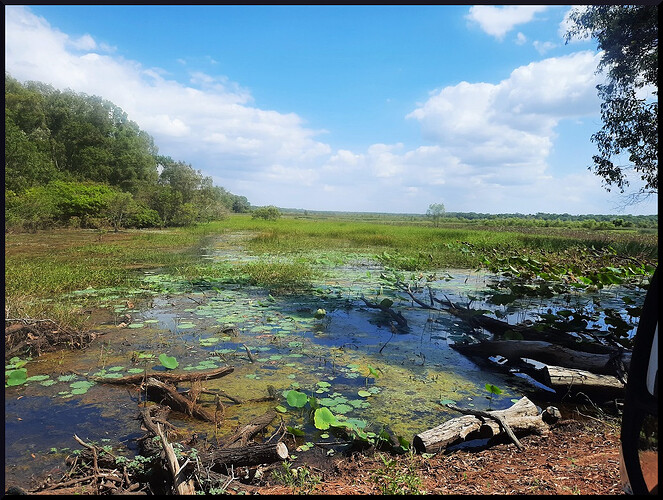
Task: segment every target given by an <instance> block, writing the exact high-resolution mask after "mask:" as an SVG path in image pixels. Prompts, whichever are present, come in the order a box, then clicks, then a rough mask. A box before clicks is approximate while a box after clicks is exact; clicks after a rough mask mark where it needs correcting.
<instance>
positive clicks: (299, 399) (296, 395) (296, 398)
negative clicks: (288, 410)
mask: <svg viewBox="0 0 663 500" xmlns="http://www.w3.org/2000/svg"><path fill="white" fill-rule="evenodd" d="M286 400H287V401H288V404H289V405H290V406H292V407H294V408H302V407H303V406H305V405H306V403H307V402H308V396H307V395H306V394H304V393H303V392H299V391H295V390H290V391H288V393H287V394H286Z"/></svg>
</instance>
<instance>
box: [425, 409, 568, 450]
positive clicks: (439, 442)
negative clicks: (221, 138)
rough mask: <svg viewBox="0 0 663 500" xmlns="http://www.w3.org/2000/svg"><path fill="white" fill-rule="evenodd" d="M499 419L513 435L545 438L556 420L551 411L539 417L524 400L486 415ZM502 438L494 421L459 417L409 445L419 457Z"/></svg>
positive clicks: (501, 432)
mask: <svg viewBox="0 0 663 500" xmlns="http://www.w3.org/2000/svg"><path fill="white" fill-rule="evenodd" d="M487 413H490V414H491V415H494V416H497V417H498V418H501V419H503V420H504V422H506V423H507V424H508V426H509V427H510V428H511V430H512V431H513V432H514V433H515V434H531V433H536V434H546V433H547V432H549V427H548V423H551V422H554V421H555V420H556V419H557V418H559V411H558V410H557V409H556V408H554V407H549V408H546V409H545V410H544V411H543V412H542V413H541V414H539V412H538V410H537V408H536V406H535V405H534V403H532V402H531V401H530V400H529V399H527V398H526V397H523V398H521V399H520V400H518V402H517V403H515V404H513V405H512V406H511V407H510V408H507V409H506V410H494V411H489V412H487ZM500 435H505V432H504V430H503V429H502V427H501V425H500V424H499V423H498V421H497V420H494V419H492V418H485V417H480V416H476V415H463V416H462V417H456V418H452V419H451V420H449V421H447V422H445V423H443V424H441V425H438V426H437V427H434V428H433V429H429V430H427V431H424V432H422V433H420V434H417V435H416V436H415V437H414V440H413V442H412V444H413V446H414V448H415V450H417V452H419V453H437V452H439V451H442V450H444V449H445V448H447V447H448V446H451V445H453V444H457V443H460V442H463V441H466V440H471V439H482V438H492V437H497V436H500Z"/></svg>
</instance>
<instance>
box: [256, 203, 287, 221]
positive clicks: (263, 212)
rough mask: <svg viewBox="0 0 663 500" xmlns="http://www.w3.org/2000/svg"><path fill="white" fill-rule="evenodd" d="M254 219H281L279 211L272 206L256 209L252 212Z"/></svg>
mask: <svg viewBox="0 0 663 500" xmlns="http://www.w3.org/2000/svg"><path fill="white" fill-rule="evenodd" d="M252 217H253V218H254V219H264V220H276V219H278V218H279V217H281V211H280V210H279V209H278V208H276V207H275V206H274V205H269V206H266V207H260V208H256V209H255V210H253V212H252Z"/></svg>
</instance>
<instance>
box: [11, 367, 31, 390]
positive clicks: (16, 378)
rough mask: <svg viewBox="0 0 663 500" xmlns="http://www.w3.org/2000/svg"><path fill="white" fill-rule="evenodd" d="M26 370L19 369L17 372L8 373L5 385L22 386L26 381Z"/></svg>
mask: <svg viewBox="0 0 663 500" xmlns="http://www.w3.org/2000/svg"><path fill="white" fill-rule="evenodd" d="M27 375H28V370H26V369H25V368H19V369H18V370H12V371H10V372H9V376H8V377H7V382H6V383H7V385H9V386H12V385H21V384H24V383H25V381H26V380H27Z"/></svg>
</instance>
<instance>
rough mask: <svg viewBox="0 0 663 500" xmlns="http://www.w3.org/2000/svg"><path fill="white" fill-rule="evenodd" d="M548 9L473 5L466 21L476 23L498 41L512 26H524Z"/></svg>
mask: <svg viewBox="0 0 663 500" xmlns="http://www.w3.org/2000/svg"><path fill="white" fill-rule="evenodd" d="M546 9H548V6H545V5H507V6H504V7H496V6H494V5H473V6H472V7H470V11H469V13H468V14H467V19H469V20H470V21H472V22H475V23H478V24H479V26H480V27H481V29H482V30H483V31H485V32H486V33H488V34H489V35H491V36H494V37H495V38H497V39H498V40H502V39H503V38H504V35H506V34H507V33H508V32H509V31H511V30H512V29H513V28H514V26H517V25H519V24H525V23H528V22H530V21H531V20H532V19H534V16H535V15H536V14H537V13H539V12H543V11H545V10H546Z"/></svg>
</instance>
